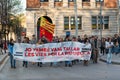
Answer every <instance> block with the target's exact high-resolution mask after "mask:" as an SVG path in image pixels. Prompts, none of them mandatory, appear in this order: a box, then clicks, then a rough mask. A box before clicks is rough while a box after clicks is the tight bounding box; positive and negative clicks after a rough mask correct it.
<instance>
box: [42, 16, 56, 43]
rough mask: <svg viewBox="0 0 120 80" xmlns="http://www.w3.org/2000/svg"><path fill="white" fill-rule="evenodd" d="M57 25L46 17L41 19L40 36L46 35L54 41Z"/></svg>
mask: <svg viewBox="0 0 120 80" xmlns="http://www.w3.org/2000/svg"><path fill="white" fill-rule="evenodd" d="M54 28H55V25H54V24H52V23H50V22H49V21H47V19H45V18H44V17H41V20H40V38H42V36H45V37H46V38H47V39H48V40H49V41H50V42H51V41H52V38H53V34H54Z"/></svg>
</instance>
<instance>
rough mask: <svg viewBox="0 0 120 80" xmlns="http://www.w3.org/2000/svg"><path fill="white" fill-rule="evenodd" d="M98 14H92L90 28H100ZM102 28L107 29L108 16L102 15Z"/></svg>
mask: <svg viewBox="0 0 120 80" xmlns="http://www.w3.org/2000/svg"><path fill="white" fill-rule="evenodd" d="M100 23H101V20H100V16H92V29H100ZM102 29H109V16H102Z"/></svg>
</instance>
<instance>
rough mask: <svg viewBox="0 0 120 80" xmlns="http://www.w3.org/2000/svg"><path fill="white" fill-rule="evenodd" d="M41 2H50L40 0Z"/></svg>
mask: <svg viewBox="0 0 120 80" xmlns="http://www.w3.org/2000/svg"><path fill="white" fill-rule="evenodd" d="M40 2H48V0H40Z"/></svg>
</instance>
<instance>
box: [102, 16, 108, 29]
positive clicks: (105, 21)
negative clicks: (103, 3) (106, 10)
mask: <svg viewBox="0 0 120 80" xmlns="http://www.w3.org/2000/svg"><path fill="white" fill-rule="evenodd" d="M103 24H104V29H108V28H109V27H108V26H109V17H108V16H105V17H104V21H103Z"/></svg>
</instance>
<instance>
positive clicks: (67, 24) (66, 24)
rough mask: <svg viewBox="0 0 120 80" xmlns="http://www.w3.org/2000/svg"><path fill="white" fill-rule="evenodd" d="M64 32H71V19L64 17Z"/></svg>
mask: <svg viewBox="0 0 120 80" xmlns="http://www.w3.org/2000/svg"><path fill="white" fill-rule="evenodd" d="M64 30H69V17H64Z"/></svg>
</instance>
